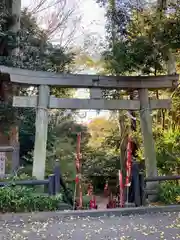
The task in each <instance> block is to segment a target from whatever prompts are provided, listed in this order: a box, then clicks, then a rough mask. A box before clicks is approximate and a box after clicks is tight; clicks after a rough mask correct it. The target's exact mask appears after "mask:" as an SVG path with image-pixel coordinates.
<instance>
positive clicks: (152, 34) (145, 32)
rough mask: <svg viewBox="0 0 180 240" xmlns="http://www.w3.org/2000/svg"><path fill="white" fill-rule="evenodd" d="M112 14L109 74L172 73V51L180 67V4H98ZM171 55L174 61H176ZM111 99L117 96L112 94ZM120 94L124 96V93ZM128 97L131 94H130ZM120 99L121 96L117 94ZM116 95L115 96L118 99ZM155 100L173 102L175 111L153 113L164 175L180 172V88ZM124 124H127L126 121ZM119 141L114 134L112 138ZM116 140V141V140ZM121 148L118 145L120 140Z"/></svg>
mask: <svg viewBox="0 0 180 240" xmlns="http://www.w3.org/2000/svg"><path fill="white" fill-rule="evenodd" d="M98 2H101V3H103V6H104V7H106V10H107V41H108V42H109V46H108V47H107V50H106V51H105V52H104V55H103V56H102V57H103V59H104V61H105V68H106V72H107V73H110V74H113V75H121V74H122V75H131V74H133V75H159V74H167V73H169V72H170V71H169V66H168V62H171V60H172V59H171V58H170V54H169V52H171V53H172V54H173V56H174V57H175V60H176V63H177V64H176V65H177V70H178V66H179V46H180V41H179V39H180V38H179V31H180V22H179V19H180V18H179V17H180V7H179V4H178V3H176V2H175V1H168V5H167V6H166V7H163V8H157V7H155V5H152V4H150V3H149V4H148V6H146V5H143V6H141V8H139V6H136V5H133V4H130V5H127V6H125V5H124V6H123V5H122V3H120V1H112V0H109V1H98ZM172 54H171V57H172ZM109 94H110V95H111V92H110V93H109ZM118 94H119V93H118ZM125 95H126V97H128V96H129V93H125ZM116 96H117V95H116ZM116 96H114V95H111V97H113V98H116ZM151 97H153V98H154V97H157V98H159V97H160V98H167V97H168V98H171V97H172V100H173V107H172V109H171V110H170V111H164V110H163V111H161V110H158V111H156V112H153V113H152V117H153V132H154V138H155V141H156V149H157V160H158V167H159V170H160V172H161V174H164V173H169V174H170V173H171V174H172V173H174V172H176V173H177V168H179V165H180V163H179V150H178V147H177V144H179V137H178V135H179V132H180V125H179V102H180V95H179V88H178V89H176V90H175V91H174V92H169V91H156V92H151ZM136 117H137V123H136V125H137V132H136V133H135V134H133V135H134V137H135V139H136V141H138V145H139V146H140V149H139V157H140V158H143V151H142V150H143V146H142V138H141V135H140V126H139V116H138V115H137V116H136ZM121 122H122V121H121ZM112 139H113V136H112ZM112 139H111V142H113V140H112ZM114 144H115V142H114Z"/></svg>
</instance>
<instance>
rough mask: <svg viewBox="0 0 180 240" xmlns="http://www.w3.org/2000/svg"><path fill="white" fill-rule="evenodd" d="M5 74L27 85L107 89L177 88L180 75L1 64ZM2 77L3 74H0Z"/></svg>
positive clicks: (14, 80)
mask: <svg viewBox="0 0 180 240" xmlns="http://www.w3.org/2000/svg"><path fill="white" fill-rule="evenodd" d="M0 72H1V73H5V74H3V75H4V76H8V75H10V80H11V82H12V83H16V84H25V85H51V86H59V87H65V88H102V89H103V88H106V89H142V88H146V89H163V88H176V87H177V84H178V79H179V76H178V75H160V76H99V75H82V74H59V73H51V72H43V71H31V70H25V69H19V68H10V67H5V66H0ZM0 80H3V79H2V74H1V75H0Z"/></svg>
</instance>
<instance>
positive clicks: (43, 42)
mask: <svg viewBox="0 0 180 240" xmlns="http://www.w3.org/2000/svg"><path fill="white" fill-rule="evenodd" d="M21 14H22V15H21V22H20V27H21V29H20V31H19V33H18V42H17V45H16V46H14V47H18V48H19V54H18V55H17V56H13V57H11V56H4V57H3V58H2V63H1V64H5V65H8V66H13V67H19V68H26V69H31V70H41V71H53V72H68V71H70V69H69V66H70V64H71V63H72V61H73V59H74V55H73V53H66V52H65V50H64V49H63V48H62V47H61V46H58V45H56V46H53V45H52V44H51V43H50V42H49V40H48V33H47V32H46V31H44V30H43V29H41V28H40V27H39V26H38V24H37V21H36V19H35V17H34V16H33V15H32V13H31V12H28V10H27V9H24V10H23V11H22V13H21ZM8 49H9V45H8Z"/></svg>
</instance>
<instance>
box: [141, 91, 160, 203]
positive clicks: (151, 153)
mask: <svg viewBox="0 0 180 240" xmlns="http://www.w3.org/2000/svg"><path fill="white" fill-rule="evenodd" d="M138 92H139V100H140V123H141V131H142V137H143V143H144V155H145V165H146V176H148V177H153V176H157V174H158V171H157V160H156V152H155V146H154V139H153V132H152V117H151V113H150V104H149V97H148V89H140V90H139V91H138ZM157 186H158V183H157V182H149V183H148V186H147V188H148V190H150V189H153V190H156V188H157ZM155 198H156V196H155V195H152V196H151V197H150V198H149V200H155Z"/></svg>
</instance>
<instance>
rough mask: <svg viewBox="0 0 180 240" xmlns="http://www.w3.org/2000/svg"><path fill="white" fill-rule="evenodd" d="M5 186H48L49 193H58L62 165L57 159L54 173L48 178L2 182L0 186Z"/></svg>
mask: <svg viewBox="0 0 180 240" xmlns="http://www.w3.org/2000/svg"><path fill="white" fill-rule="evenodd" d="M5 186H47V187H48V194H49V195H56V194H58V193H59V192H60V166H59V161H58V160H56V163H55V167H54V173H53V174H51V175H50V176H49V177H48V179H44V180H21V181H9V182H0V187H5Z"/></svg>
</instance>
